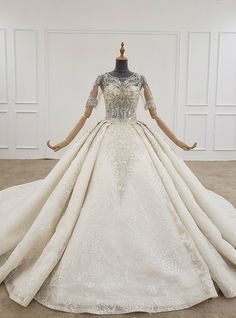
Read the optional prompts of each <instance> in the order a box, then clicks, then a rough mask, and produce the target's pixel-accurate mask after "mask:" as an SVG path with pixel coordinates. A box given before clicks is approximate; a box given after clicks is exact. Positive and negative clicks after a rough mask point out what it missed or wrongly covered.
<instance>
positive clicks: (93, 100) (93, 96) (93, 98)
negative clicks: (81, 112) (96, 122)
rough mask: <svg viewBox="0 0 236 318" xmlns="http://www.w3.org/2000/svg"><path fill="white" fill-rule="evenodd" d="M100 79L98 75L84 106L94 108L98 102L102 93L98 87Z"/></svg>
mask: <svg viewBox="0 0 236 318" xmlns="http://www.w3.org/2000/svg"><path fill="white" fill-rule="evenodd" d="M101 79H102V76H101V75H98V76H97V78H96V80H95V82H94V84H93V87H92V89H91V91H90V94H89V97H88V98H87V101H86V104H85V107H91V108H96V107H97V105H98V104H99V101H100V96H101V93H102V90H101V87H100V85H101Z"/></svg>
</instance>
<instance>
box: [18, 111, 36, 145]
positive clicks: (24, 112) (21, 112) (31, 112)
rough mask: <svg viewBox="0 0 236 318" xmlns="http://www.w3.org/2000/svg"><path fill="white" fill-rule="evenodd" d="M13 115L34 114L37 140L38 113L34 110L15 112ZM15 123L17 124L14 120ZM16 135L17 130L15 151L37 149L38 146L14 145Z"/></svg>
mask: <svg viewBox="0 0 236 318" xmlns="http://www.w3.org/2000/svg"><path fill="white" fill-rule="evenodd" d="M15 114H16V116H17V115H18V114H35V115H36V118H37V138H38V133H39V130H38V111H36V110H16V111H15ZM16 123H17V119H16ZM16 133H17V129H15V148H16V149H39V146H38V145H35V146H24V145H17V144H16V141H17V138H16Z"/></svg>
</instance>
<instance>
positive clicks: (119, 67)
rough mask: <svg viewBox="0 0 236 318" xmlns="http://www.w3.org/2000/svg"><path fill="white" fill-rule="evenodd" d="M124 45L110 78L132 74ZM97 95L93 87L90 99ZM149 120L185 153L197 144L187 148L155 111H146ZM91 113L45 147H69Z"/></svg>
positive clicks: (148, 93) (146, 94)
mask: <svg viewBox="0 0 236 318" xmlns="http://www.w3.org/2000/svg"><path fill="white" fill-rule="evenodd" d="M124 52H125V49H124V43H123V42H122V43H121V48H120V56H118V57H117V58H116V65H115V69H114V70H113V71H111V72H109V73H110V74H111V75H112V76H116V77H119V78H122V77H128V76H131V75H132V74H133V72H131V71H130V70H129V68H128V59H127V58H126V57H125V56H124ZM143 89H144V97H145V100H146V103H153V102H154V99H153V96H152V92H151V90H150V88H149V86H148V84H145V85H144V86H143ZM97 95H98V88H97V87H94V88H93V89H92V91H91V94H90V97H91V98H93V99H94V100H95V99H96V97H97ZM148 110H149V113H150V116H151V118H153V119H154V120H155V121H156V123H157V125H158V126H159V127H160V128H161V129H162V131H163V132H164V133H165V134H166V135H167V136H168V137H169V138H170V139H171V140H172V141H173V142H174V143H175V144H176V145H177V146H178V147H180V148H182V149H183V150H185V151H188V150H191V149H193V148H195V147H196V146H197V143H196V142H195V143H194V144H193V145H192V146H188V145H187V144H185V143H184V142H182V141H181V140H179V139H178V138H177V137H176V136H175V134H174V133H173V132H172V131H171V130H170V129H169V127H168V126H167V125H166V124H165V123H164V122H163V120H162V119H161V118H160V117H159V116H158V115H157V113H156V110H155V109H151V108H150V109H148ZM92 111H93V108H92V107H86V106H85V109H84V113H83V115H82V116H81V118H80V119H79V121H78V123H77V124H76V125H75V127H74V128H73V129H72V131H71V132H70V133H69V135H68V136H67V137H66V138H65V140H63V141H62V142H60V143H58V144H55V145H51V143H50V140H48V141H47V146H48V147H49V148H51V149H52V150H54V151H58V150H60V149H62V148H64V147H65V146H67V145H69V143H70V142H71V141H72V140H73V139H74V138H75V136H76V135H77V134H78V132H79V131H80V129H81V128H82V127H83V126H84V124H85V122H86V120H87V119H88V118H89V117H90V116H91V113H92Z"/></svg>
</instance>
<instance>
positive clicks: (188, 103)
mask: <svg viewBox="0 0 236 318" xmlns="http://www.w3.org/2000/svg"><path fill="white" fill-rule="evenodd" d="M191 34H209V41H208V45H209V49H208V65H207V92H206V99H207V102H206V103H191V102H190V100H189V68H190V44H191ZM211 42H212V35H211V32H210V31H188V39H187V73H186V96H185V100H186V106H208V104H209V82H210V65H211Z"/></svg>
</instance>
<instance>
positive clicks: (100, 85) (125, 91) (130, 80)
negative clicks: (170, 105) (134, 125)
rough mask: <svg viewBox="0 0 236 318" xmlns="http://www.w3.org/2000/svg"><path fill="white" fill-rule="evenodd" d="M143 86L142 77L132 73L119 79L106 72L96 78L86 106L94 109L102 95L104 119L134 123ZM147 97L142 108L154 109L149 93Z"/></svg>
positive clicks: (143, 79)
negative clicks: (104, 111)
mask: <svg viewBox="0 0 236 318" xmlns="http://www.w3.org/2000/svg"><path fill="white" fill-rule="evenodd" d="M145 85H146V86H148V84H147V80H146V78H145V76H144V75H141V74H138V73H133V74H132V75H130V76H127V77H122V78H119V77H116V76H113V75H111V74H110V73H108V72H106V73H104V74H101V75H98V76H97V78H96V80H95V83H94V85H93V89H92V90H91V93H90V96H89V98H88V100H87V103H86V106H88V107H96V106H97V104H98V102H99V96H100V95H101V93H102V94H103V97H104V102H105V109H106V115H105V119H107V120H113V121H119V122H123V121H135V120H136V109H137V105H138V101H139V97H140V95H141V90H142V88H144V87H145ZM149 92H150V89H149ZM149 95H150V96H149V98H148V99H146V103H145V105H144V108H145V109H148V108H156V105H155V102H154V99H153V97H152V96H151V94H150V93H149Z"/></svg>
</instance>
